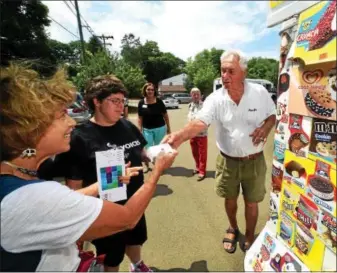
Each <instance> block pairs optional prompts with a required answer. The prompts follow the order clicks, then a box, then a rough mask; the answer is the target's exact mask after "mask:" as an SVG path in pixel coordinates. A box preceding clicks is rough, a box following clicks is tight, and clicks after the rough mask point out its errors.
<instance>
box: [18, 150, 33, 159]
mask: <svg viewBox="0 0 337 273" xmlns="http://www.w3.org/2000/svg"><path fill="white" fill-rule="evenodd" d="M33 156H36V149H32V148H27V149H26V150H24V151H23V152H22V153H21V157H22V158H24V157H28V158H31V157H33Z"/></svg>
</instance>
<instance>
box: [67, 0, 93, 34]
mask: <svg viewBox="0 0 337 273" xmlns="http://www.w3.org/2000/svg"><path fill="white" fill-rule="evenodd" d="M67 2H68V1H67ZM69 2H70V4H72V6H73V7H74V8H75V5H74V3H73V2H72V1H69ZM80 17H81V19H82V20H83V22H84V23H85V25H83V27H85V28H86V29H87V30H88V32H89V33H90V34H91V35H92V36H97V35H96V34H95V32H94V31H93V29H92V28H91V27H90V25H89V24H88V22H87V21H86V20H85V19H84V17H83V16H82V14H80Z"/></svg>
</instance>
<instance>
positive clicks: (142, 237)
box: [92, 215, 147, 267]
mask: <svg viewBox="0 0 337 273" xmlns="http://www.w3.org/2000/svg"><path fill="white" fill-rule="evenodd" d="M146 240H147V228H146V220H145V215H143V216H142V218H140V220H139V222H138V223H137V225H136V226H135V228H134V229H131V230H126V231H122V232H119V233H116V234H114V235H111V236H108V237H104V238H100V239H96V240H93V241H92V243H93V244H94V245H95V247H96V251H97V255H101V254H105V255H106V256H105V260H104V265H106V266H111V267H115V266H119V265H120V264H121V263H122V261H123V259H124V255H125V247H126V246H127V245H130V246H132V245H143V244H144V243H145V242H146Z"/></svg>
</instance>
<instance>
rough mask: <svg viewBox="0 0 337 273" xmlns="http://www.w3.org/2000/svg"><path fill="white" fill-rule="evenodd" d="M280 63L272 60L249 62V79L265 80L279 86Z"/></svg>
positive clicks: (263, 59)
mask: <svg viewBox="0 0 337 273" xmlns="http://www.w3.org/2000/svg"><path fill="white" fill-rule="evenodd" d="M278 66H279V63H278V61H276V60H274V59H270V58H261V57H257V58H252V59H250V60H249V61H248V67H247V72H248V73H247V78H252V79H265V80H269V81H271V82H272V83H273V84H274V86H275V87H276V86H277V79H278Z"/></svg>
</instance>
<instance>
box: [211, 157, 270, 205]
mask: <svg viewBox="0 0 337 273" xmlns="http://www.w3.org/2000/svg"><path fill="white" fill-rule="evenodd" d="M266 170H267V167H266V162H265V159H264V155H263V154H261V155H260V156H258V157H257V158H255V159H249V160H245V161H238V160H234V159H230V158H225V157H224V156H222V155H221V154H219V155H218V157H217V160H216V173H215V181H216V193H217V194H218V195H219V196H220V197H223V198H227V199H236V198H237V197H238V196H239V194H240V185H241V187H242V193H243V196H244V199H245V200H246V201H247V202H250V203H258V202H261V201H262V200H263V199H264V196H265V194H266V188H265V178H266Z"/></svg>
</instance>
